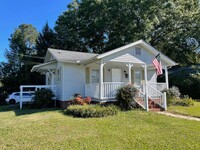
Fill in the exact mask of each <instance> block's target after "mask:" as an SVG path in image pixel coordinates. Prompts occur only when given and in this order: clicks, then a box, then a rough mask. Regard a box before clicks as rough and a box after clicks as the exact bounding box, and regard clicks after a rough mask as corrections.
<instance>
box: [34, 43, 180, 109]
mask: <svg viewBox="0 0 200 150" xmlns="http://www.w3.org/2000/svg"><path fill="white" fill-rule="evenodd" d="M159 53H160V52H159V51H158V50H156V49H155V48H154V47H152V46H151V45H149V44H148V43H146V42H145V41H143V40H139V41H136V42H133V43H131V44H128V45H125V46H122V47H119V48H116V49H114V50H111V51H109V52H106V53H103V54H94V53H84V52H75V51H67V50H60V49H52V48H49V49H48V51H47V54H46V57H45V61H44V63H43V64H39V65H35V66H33V68H32V70H31V71H32V72H34V71H36V72H40V73H43V74H45V75H46V85H53V86H55V95H56V98H57V100H58V101H60V103H62V104H65V103H66V102H67V101H68V100H69V99H70V98H72V97H73V95H74V94H75V93H80V94H81V95H82V96H90V97H91V98H92V99H93V100H96V101H113V100H115V93H116V90H117V89H118V88H119V87H121V86H123V85H125V84H127V83H131V84H133V85H134V86H135V87H137V88H138V90H139V91H140V94H138V95H139V96H138V97H140V99H139V100H141V99H143V103H142V102H141V105H143V107H144V108H146V109H147V110H148V107H147V106H148V102H147V101H148V99H149V98H152V99H153V98H158V97H159V98H160V99H163V101H160V105H164V106H163V107H165V105H166V102H164V99H165V101H166V97H165V95H164V94H163V93H161V92H160V91H162V90H163V89H167V88H168V71H167V69H168V68H169V67H171V66H174V65H176V62H174V61H173V60H171V59H170V58H168V57H167V56H165V55H164V54H162V53H160V58H161V63H162V66H163V69H164V70H165V71H164V72H165V78H166V82H165V83H158V82H157V74H156V68H155V67H154V65H153V64H152V60H153V59H154V58H155V56H156V55H157V54H159ZM145 97H146V100H145ZM139 100H138V101H139ZM164 103H165V104H164ZM145 104H146V105H145Z"/></svg>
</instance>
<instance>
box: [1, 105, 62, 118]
mask: <svg viewBox="0 0 200 150" xmlns="http://www.w3.org/2000/svg"><path fill="white" fill-rule="evenodd" d="M58 110H60V111H61V112H62V110H61V109H60V108H55V107H54V108H40V109H36V108H33V107H32V106H31V105H23V108H22V109H21V110H20V108H19V104H14V105H4V106H0V113H1V112H8V111H14V112H15V115H16V116H21V115H29V114H34V113H40V112H46V111H58Z"/></svg>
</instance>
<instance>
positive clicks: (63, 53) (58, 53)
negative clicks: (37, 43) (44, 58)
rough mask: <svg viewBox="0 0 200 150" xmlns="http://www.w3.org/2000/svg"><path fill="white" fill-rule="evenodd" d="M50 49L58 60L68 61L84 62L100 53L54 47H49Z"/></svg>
mask: <svg viewBox="0 0 200 150" xmlns="http://www.w3.org/2000/svg"><path fill="white" fill-rule="evenodd" d="M48 50H49V52H50V53H51V54H52V55H53V57H55V59H56V60H60V61H67V62H83V61H86V60H88V59H91V58H93V57H96V56H97V55H98V54H94V53H85V52H75V51H67V50H60V49H52V48H49V49H48Z"/></svg>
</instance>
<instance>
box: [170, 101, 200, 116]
mask: <svg viewBox="0 0 200 150" xmlns="http://www.w3.org/2000/svg"><path fill="white" fill-rule="evenodd" d="M168 111H169V112H172V113H177V114H183V115H187V116H193V117H199V118H200V102H194V106H190V107H184V106H170V107H169V108H168Z"/></svg>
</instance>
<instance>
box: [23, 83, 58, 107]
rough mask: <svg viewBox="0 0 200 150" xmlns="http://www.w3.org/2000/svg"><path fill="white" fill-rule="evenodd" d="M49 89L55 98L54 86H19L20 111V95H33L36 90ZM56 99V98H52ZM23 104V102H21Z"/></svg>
mask: <svg viewBox="0 0 200 150" xmlns="http://www.w3.org/2000/svg"><path fill="white" fill-rule="evenodd" d="M44 88H46V89H47V88H48V89H51V90H52V91H53V93H54V95H55V96H56V85H21V86H20V109H22V93H27V92H28V93H33V94H34V93H35V91H37V90H38V89H44ZM54 99H56V97H54ZM23 102H24V101H23Z"/></svg>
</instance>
